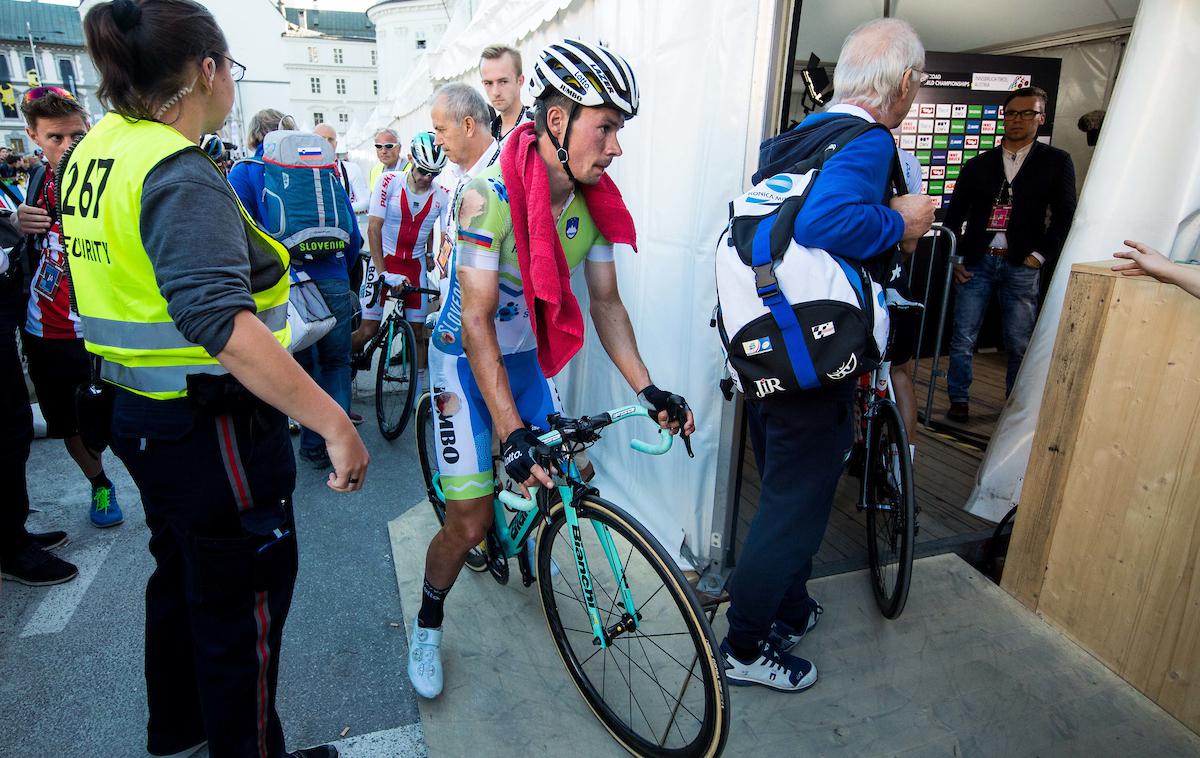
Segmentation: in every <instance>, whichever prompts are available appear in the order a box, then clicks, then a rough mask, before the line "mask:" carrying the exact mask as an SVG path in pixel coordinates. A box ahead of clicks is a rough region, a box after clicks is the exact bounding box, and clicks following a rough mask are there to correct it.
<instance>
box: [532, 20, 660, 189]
mask: <svg viewBox="0 0 1200 758" xmlns="http://www.w3.org/2000/svg"><path fill="white" fill-rule="evenodd" d="M526 86H527V89H528V90H529V95H530V97H532V98H533V100H534V101H535V102H539V103H540V100H541V98H543V97H545V96H546V95H549V94H553V93H556V92H557V93H560V94H562V95H565V96H566V97H568V98H570V99H571V100H572V101H573V102H574V103H575V104H574V105H573V106H572V107H571V110H570V111H569V112H568V113H567V128H566V130H565V131H564V132H563V139H562V144H559V141H558V138H556V137H555V136H554V134H552V133H549V132H547V136H548V137H549V138H550V144H552V145H554V149H555V150H556V151H557V152H558V161H559V163H561V164H562V167H563V170H565V171H566V172H567V176H569V177H570V178H571V179H572V180H574V179H575V175H574V174H573V173H571V166H570V164H569V162H568V161H569V160H570V153H568V152H567V147H568V145H569V144H570V141H571V122H572V121H573V120H574V118H575V112H576V111H577V110H578V109H579V107H580V106H585V107H596V106H610V107H613V108H616V109H617V110H619V111H620V112H621V113H623V114H625V118H633V117H634V116H636V115H637V111H638V88H637V80H636V79H634V78H633V69H631V68H630V67H629V64H628V63H627V62H626V61H625V59H624V58H622V57H621V56H619V55H617V54H616V53H614V52H612V51H611V50H609V49H607V48H605V47H602V46H600V45H589V44H587V43H585V42H581V41H580V40H577V39H564V40H563V41H561V42H555V43H552V44H549V45H546V46H545V47H544V48H542V51H541V52H540V53H538V56H537V60H536V61H534V64H533V71H532V73H530V75H529V84H528V85H526ZM538 107H539V108H540V107H544V105H541V104H539V106H538Z"/></svg>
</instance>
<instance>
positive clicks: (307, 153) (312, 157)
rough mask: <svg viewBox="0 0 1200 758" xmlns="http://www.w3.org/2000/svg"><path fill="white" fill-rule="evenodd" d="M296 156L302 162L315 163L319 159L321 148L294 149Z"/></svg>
mask: <svg viewBox="0 0 1200 758" xmlns="http://www.w3.org/2000/svg"><path fill="white" fill-rule="evenodd" d="M296 155H298V156H299V157H300V160H303V161H316V160H320V159H321V148H319V147H301V148H297V149H296Z"/></svg>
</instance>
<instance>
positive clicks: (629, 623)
mask: <svg viewBox="0 0 1200 758" xmlns="http://www.w3.org/2000/svg"><path fill="white" fill-rule="evenodd" d="M558 491H559V494H560V495H561V496H562V501H563V514H564V516H565V517H566V521H567V527H568V528H569V529H570V530H571V545H572V548H573V549H574V552H575V568H576V570H577V571H578V572H579V587H580V590H581V591H582V594H583V601H584V604H585V605H586V606H587V614H588V619H589V620H590V621H591V623H592V644H593V645H596V646H597V647H600V648H602V649H603V648H607V647H608V646H609V644H610V643H611V642H612V641H613V640H614V639H615V638H617V637H619V636H621V635H622V634H625V633H627V632H630V631H633V630H634V629H637V628H638V626H639V624H640V621H641V618H640V616H639V615H638V612H637V606H636V605H634V602H633V593H632V592H630V591H629V583H628V582H627V581H626V580H625V572H624V571H623V570H622V567H621V557H620V555H618V553H617V548H616V545H614V544H613V539H612V534H610V533H609V531H608V527H607V526H605V525H604V524H601V523H599V522H595V521H593V522H592V527H593V528H594V529H595V530H596V538H597V539H598V540H599V541H600V547H601V548H602V549H603V550H604V555H605V557H606V558H607V559H608V565H609V568H610V569H611V570H612V572H613V576H614V577H615V578H616V580H617V592H619V593H620V597H621V602H622V604H623V605H624V606H625V612H624V613H623V614H621V618H620V619H618V620H617V622H616V623H615V624H613V625H612V626H611V627H607V628H606V627H605V626H604V624H603V623H601V620H600V611H599V609H598V608H597V606H596V590H595V587H594V585H593V582H592V572H591V569H590V568H588V559H587V551H585V550H584V547H583V533H582V532H581V531H580V528H579V516H578V514H577V513H576V512H575V504H574V502H573V498H574V493H573V492H572V491H571V488H570V487H568V486H560V487H559V488H558Z"/></svg>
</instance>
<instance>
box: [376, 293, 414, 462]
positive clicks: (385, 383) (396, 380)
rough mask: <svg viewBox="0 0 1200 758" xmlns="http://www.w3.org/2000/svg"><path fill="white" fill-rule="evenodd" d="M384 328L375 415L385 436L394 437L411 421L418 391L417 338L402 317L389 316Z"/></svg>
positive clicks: (377, 375) (391, 438) (377, 378)
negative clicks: (410, 416)
mask: <svg viewBox="0 0 1200 758" xmlns="http://www.w3.org/2000/svg"><path fill="white" fill-rule="evenodd" d="M397 307H400V306H397ZM383 329H384V330H385V332H384V335H383V340H382V342H381V346H382V347H383V352H382V354H381V355H380V356H379V365H378V366H377V367H376V369H375V418H376V420H378V422H379V433H380V434H382V435H383V438H384V439H386V440H394V439H396V438H397V437H399V436H400V433H401V432H403V431H404V427H405V425H406V424H408V417H409V414H411V413H412V407H413V400H414V399H415V398H416V394H417V338H416V336H415V335H414V334H413V329H412V325H410V324H409V323H408V322H407V321H405V320H404V319H402V318H399V317H398V316H392V317H389V318H388V319H387V321H385V322H384V325H383Z"/></svg>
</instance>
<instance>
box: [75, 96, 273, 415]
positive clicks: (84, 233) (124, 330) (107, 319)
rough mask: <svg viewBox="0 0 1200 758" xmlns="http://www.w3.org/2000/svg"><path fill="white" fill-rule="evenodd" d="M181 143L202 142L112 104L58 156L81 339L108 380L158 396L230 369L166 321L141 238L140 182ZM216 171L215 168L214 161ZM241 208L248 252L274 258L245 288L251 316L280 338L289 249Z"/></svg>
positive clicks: (176, 393)
mask: <svg viewBox="0 0 1200 758" xmlns="http://www.w3.org/2000/svg"><path fill="white" fill-rule="evenodd" d="M185 150H196V151H200V148H199V147H197V146H196V145H195V144H193V143H192V142H190V141H189V140H188V139H187V138H186V137H184V136H183V135H182V134H180V133H179V132H177V131H175V130H174V129H172V128H171V127H169V126H166V125H165V124H160V123H157V122H154V121H130V120H127V119H125V118H123V117H122V116H119V115H117V114H115V113H109V114H108V115H106V116H105V117H104V118H103V119H101V120H100V122H99V123H98V124H96V127H95V128H94V129H92V130H91V131H90V132H88V134H87V136H85V137H84V138H83V140H82V141H81V142H80V143H79V144H78V145H77V146H76V147H75V149H74V150H72V151H71V152H70V153H69V154H68V155H67V156H66V157H65V158H64V159H63V160H64V163H63V165H62V166H61V169H62V170H61V173H60V174H59V175H60V176H61V177H62V186H61V187H58V188H57V189H58V196H59V213H60V214H61V215H62V224H63V236H64V240H63V244H64V247H65V249H66V252H67V255H68V256H69V265H70V269H71V284H72V286H73V288H74V293H75V300H76V304H77V305H78V308H79V316H80V319H81V320H82V323H83V339H84V345H85V346H86V347H87V349H88V351H89V352H91V353H95V354H96V355H98V356H100V357H101V358H103V359H104V360H103V364H102V368H101V376H102V377H103V378H104V379H105V380H106V381H108V382H111V383H112V384H115V385H118V386H120V387H124V388H125V389H128V390H130V391H132V392H136V393H137V394H139V395H144V396H146V397H149V398H153V399H155V400H170V399H173V398H180V397H184V396H186V395H187V376H188V375H189V374H224V373H227V372H226V370H225V369H224V368H223V367H222V366H221V365H220V364H219V363H217V359H216V358H214V357H213V356H211V355H209V354H208V351H206V350H205V349H204V348H203V347H201V346H199V345H197V344H195V343H194V342H189V341H188V340H187V339H185V338H184V336H183V335H182V334H181V333H180V332H179V329H178V328H176V326H175V324H174V322H172V320H171V317H170V315H168V313H167V301H166V299H165V298H163V296H162V294H161V293H160V292H159V288H158V282H157V280H156V279H155V275H154V268H153V267H152V266H151V264H150V257H149V256H148V255H147V253H146V248H145V247H143V245H142V236H141V217H142V184H143V183H144V182H145V180H146V177H147V176H149V174H150V172H151V171H153V170H154V168H155V167H157V166H158V165H159V164H161V163H162V162H163V161H165V160H167V159H168V158H170V157H172V156H175V155H178V154H179V153H181V152H183V151H185ZM200 152H202V151H200ZM213 171H218V172H219V171H220V169H218V168H217V166H216V164H213ZM230 194H231V195H232V194H233V193H232V191H231V192H230ZM238 208H239V209H240V210H241V213H242V222H243V224H244V225H245V228H246V238H247V241H248V242H249V244H250V245H251V247H252V248H253V249H252V250H251V255H252V256H267V258H266V260H269V261H271V262H272V263H274V262H275V261H278V264H279V278H278V280H275V281H274V282H273V283H272V284H270V285H269V286H267V287H266V288H265V289H262V290H261V291H259V292H252V293H251V295H252V296H253V298H254V304H255V308H256V311H257V315H258V318H259V319H260V320H261V321H262V322H263V323H265V324H266V325H267V328H269V329H270V330H271V331H272V332H273V333H274V335H275V337H276V339H278V340H279V342H280V344H282V345H284V346H285V347H286V346H287V344H288V343H289V341H290V339H291V331H290V330H289V329H288V324H287V301H288V288H289V285H290V278H289V277H288V263H289V260H288V253H287V249H286V248H284V247H283V246H282V245H280V244H279V243H278V242H276V241H275V240H274V239H272V238H271V237H269V236H268V235H267V234H266V233H265V232H263V231H262V230H260V229H259V228H258V227H257V226H256V225H255V223H254V221H253V219H251V218H250V216H249V215H248V214H247V213H246V210H245V208H242V207H241V203H238ZM180 244H187V241H186V240H181V241H180ZM201 253H202V251H201ZM197 264H198V265H201V264H202V261H201V260H197ZM272 271H273V269H272Z"/></svg>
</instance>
